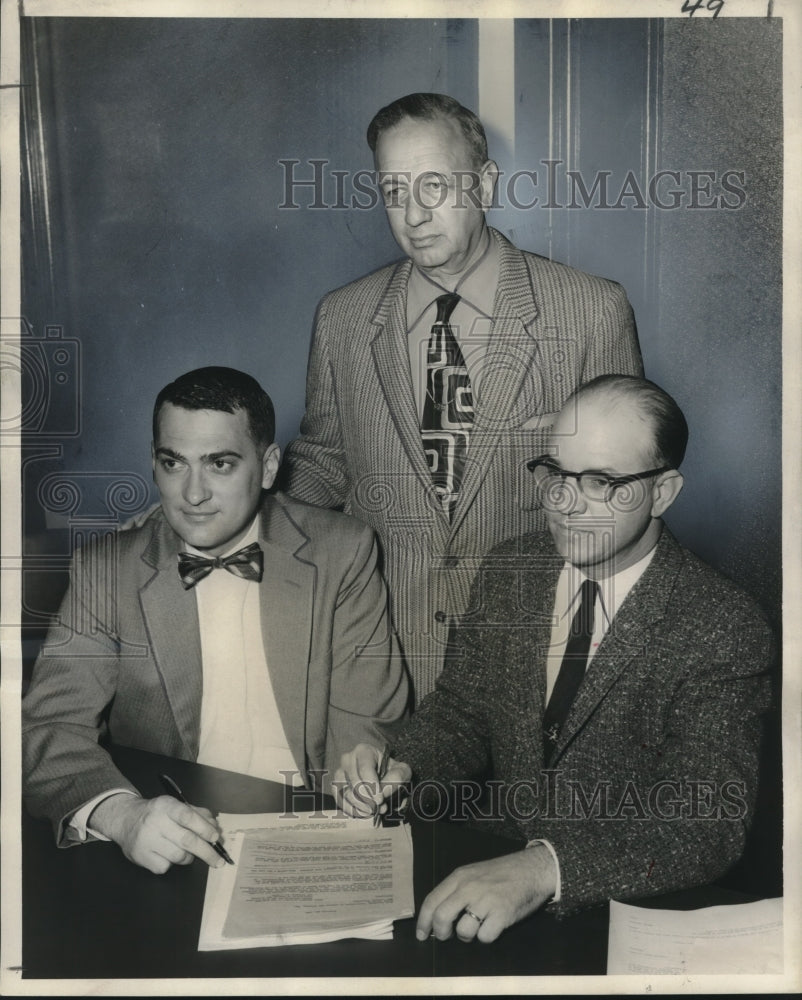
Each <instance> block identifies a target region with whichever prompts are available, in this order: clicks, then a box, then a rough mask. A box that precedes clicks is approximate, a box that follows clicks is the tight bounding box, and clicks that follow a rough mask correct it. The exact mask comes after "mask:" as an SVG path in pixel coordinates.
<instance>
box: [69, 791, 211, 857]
mask: <svg viewBox="0 0 802 1000" xmlns="http://www.w3.org/2000/svg"><path fill="white" fill-rule="evenodd" d="M87 825H88V826H91V827H92V829H94V830H97V831H98V833H102V834H103V835H104V836H105V837H108V838H109V840H113V841H114V842H115V843H116V844H119V846H120V848H121V849H122V852H123V854H124V855H125V856H126V857H127V858H128V860H129V861H133V862H134V863H135V864H138V865H142V867H143V868H148V869H149V870H150V871H152V872H155V873H156V874H157V875H163V874H164V872H166V871H167V869H168V868H169V867H170V865H188V864H190V863H191V862H192V861H194V859H195V858H200V859H201V861H205V862H206V864H207V865H209V866H210V867H212V868H219V867H220V866H221V865H224V864H225V861H223V859H222V858H221V857H220V855H219V854H217V853H216V851H215V850H214V849H213V848H212V846H211V845H212V844H213V843H214V842H215V841H217V840H218V838H219V837H220V827H219V826H218V825H217V821H216V820H215V818H214V816H213V815H212V813H210V812H209V810H208V809H204V808H203V807H202V806H190V805H187V804H186V803H184V802H179V801H178V799H174V798H173V797H172V796H170V795H160V796H159V797H158V798H155V799H143V798H140V797H139V796H138V795H129V794H127V793H123V794H119V795H111V796H109V798H107V799H104V800H103V801H102V802H100V803H98V805H97V807H96V808H95V809H93V810H92V812H91V814H90V816H89V821H88V824H87Z"/></svg>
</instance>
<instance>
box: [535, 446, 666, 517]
mask: <svg viewBox="0 0 802 1000" xmlns="http://www.w3.org/2000/svg"><path fill="white" fill-rule="evenodd" d="M526 467H527V469H529V471H530V472H531V473H532V475H533V476H534V478H535V482H536V483H537V485H538V488H539V489H540V491H541V495H542V498H543V506H544V507H546V508H547V509H551V510H562V509H564V508H566V507H568V506H570V505H571V503H572V501H573V500H575V498H576V496H575V491H574V487H573V485H571V484H569V483H568V482H567V481H566V480H568V479H575V480H576V482H577V485H578V486H579V489H580V492H581V493H582V494H583V495H584V496H585V497H587V499H588V500H600V501H601V502H602V503H615V505H616V507H620V508H621V509H622V510H623V509H630V510H631V509H632V508H633V507H635V506H637V504H638V503H640V500H641V499H642V491H638V490H636V489H633V488H632V484H633V483H638V482H640V481H641V480H643V479H649V478H650V477H651V476H657V475H659V474H660V473H661V472H668V471H669V470H670V469H671V466H670V465H662V466H660V468H659V469H647V471H646V472H633V473H630V474H629V475H626V476H608V475H607V473H606V472H596V471H595V470H593V469H586V470H585V471H584V472H568V471H566V470H565V469H561V468H560V467H559V465H557V464H556V463H555V462H554V460H553V459H552V458H551V457H550V456H549V455H541V456H540V457H539V458H533V459H532V460H531V461H529V462H527V463H526ZM639 492H640V493H641V496H639V495H638V494H639Z"/></svg>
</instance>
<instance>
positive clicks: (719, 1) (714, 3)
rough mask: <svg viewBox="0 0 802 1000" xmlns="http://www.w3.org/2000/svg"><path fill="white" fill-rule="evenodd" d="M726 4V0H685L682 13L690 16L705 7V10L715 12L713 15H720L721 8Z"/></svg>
mask: <svg viewBox="0 0 802 1000" xmlns="http://www.w3.org/2000/svg"><path fill="white" fill-rule="evenodd" d="M723 6H724V0H707V3H705V2H704V0H696V3H691V0H685V2H684V3H683V5H682V10H681V13H682V14H687V15H688V17H693V15H694V14H695V13H696V11H697V10H699V9H700V8H704V9H705V10H710V11H712V12H713V17H714V18H716V17H718V15H719V13H720V12H721V8H722V7H723Z"/></svg>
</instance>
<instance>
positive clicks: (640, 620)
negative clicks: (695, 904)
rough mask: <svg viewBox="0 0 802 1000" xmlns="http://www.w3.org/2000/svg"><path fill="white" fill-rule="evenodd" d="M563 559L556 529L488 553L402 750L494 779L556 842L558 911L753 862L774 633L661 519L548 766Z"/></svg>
mask: <svg viewBox="0 0 802 1000" xmlns="http://www.w3.org/2000/svg"><path fill="white" fill-rule="evenodd" d="M562 566H563V560H562V557H560V556H558V555H557V553H556V552H555V550H554V548H553V546H552V544H551V539H550V537H549V536H548V534H546V533H545V532H543V533H537V534H533V535H529V536H527V537H524V538H521V539H517V540H514V541H511V542H508V543H505V544H503V545H501V546H499V547H497V548H496V549H495V550H494V551H493V553H491V555H490V556H489V557H488V559H487V561H486V562H485V564H484V566H483V568H482V570H481V571H480V573H479V574H478V575H477V578H476V584H475V587H474V595H475V604H476V607H477V611H476V613H475V615H474V616H473V619H472V621H470V622H465V623H464V624H463V626H462V627H461V628H460V629H458V630H457V633H456V635H455V647H456V656H455V658H454V659H453V660H451V659H449V662H448V664H447V665H446V667H445V669H444V671H443V673H442V674H441V676H440V679H439V681H438V684H437V688H436V690H435V692H434V693H433V694H432V695H430V696H429V698H427V699H426V701H425V702H424V703H423V705H422V706H421V707H420V708H419V709H418V711H417V712H416V713H415V715H414V716H413V717H412V719H411V720H410V722H409V723H408V724H407V726H405V727H404V730H403V731H402V733H401V735H400V736H399V738H398V740H397V742H396V744H395V746H394V749H393V756H394V757H395V758H396V759H398V760H403V761H407V762H408V763H409V764H410V765H411V766H412V768H413V773H414V774H415V775H416V777H417V778H419V779H421V778H426V779H434V780H435V781H439V782H443V783H446V784H448V783H450V782H453V781H458V780H460V779H477V780H478V779H486V778H492V779H493V780H494V781H495V782H498V783H499V785H498V787H497V788H496V789H495V799H494V801H495V803H496V808H495V815H496V818H497V819H498V820H499V821H500V825H501V826H502V828H504V831H503V832H507V833H509V834H511V835H515V836H518V837H523V838H525V839H530V838H544V839H547V840H548V841H549V842H550V843H551V844H552V846H553V847H554V849H555V852H556V855H557V858H558V859H559V863H560V872H561V879H562V895H561V899H560V901H559V902H558V903H557V904H554V907H555V909H557V910H558V911H559V912H561V913H565V912H570V911H571V910H574V909H577V908H580V907H583V906H587V905H591V904H594V903H598V902H602V901H605V900H608V899H617V900H623V899H628V898H630V899H631V898H636V897H642V896H647V895H651V894H655V893H661V892H667V891H671V890H674V889H680V888H684V887H687V886H693V885H700V884H704V883H706V882H709V881H712V880H713V879H715V878H716V877H718V876H719V875H720V874H722V873H723V872H725V871H726V870H727V869H728V868H729V867H731V866H732V864H734V863H735V861H737V859H738V858H739V857H740V855H741V853H742V851H743V846H744V838H745V830H746V827H747V824H748V822H749V819H750V816H751V812H752V809H753V805H754V799H755V791H756V789H755V785H756V781H757V768H758V755H759V743H760V729H761V725H760V717H761V714H762V713H763V711H764V710H765V708H766V707H767V706H768V701H769V695H770V685H769V680H768V677H769V674H768V670H769V667H770V663H771V657H772V637H771V633H770V630H769V628H768V626H767V625H766V623H765V621H764V620H763V618H762V615H761V614H760V612H759V611H758V610H757V608H756V606H755V605H754V604H753V603H752V601H751V600H750V599H749V598H748V597H747V596H746V595H745V594H744V593H743V592H742V591H741V590H739V589H738V588H737V587H736V586H735V585H734V584H733V583H731V582H730V581H728V580H726V579H725V578H724V577H722V576H721V575H720V574H718V573H717V572H715V571H714V570H713V569H711V568H710V567H709V566H707V565H706V564H705V563H703V562H702V561H701V560H699V559H697V558H696V557H695V556H694V555H693V554H692V553H690V552H689V551H688V550H686V549H684V548H682V547H681V546H680V545H679V544H678V543H677V542H676V541H675V539H674V538H673V536H672V535H671V534H670V532H669V531H668V529H667V528H665V527H664V528H663V531H662V535H661V538H660V540H659V542H658V545H657V548H656V551H655V554H654V557H653V559H652V562H651V563H650V565H649V567H648V568H647V570H646V571H645V573H644V574H643V576H642V577H641V578H640V580H639V581H638V582H637V584H636V585H635V587H634V588H633V589H632V590H631V592H630V593H629V594H628V596H627V597H626V599H625V600H624V602H623V604H622V605H621V607H620V608H619V611H618V614H617V615H616V617H615V619H614V620H613V622H612V626H611V629H610V631H609V632H608V633H607V634H606V636H605V637H604V639H603V640H602V642H601V643H600V645H599V648H598V650H597V651H596V653H595V655H594V657H593V659H592V660H591V661H590V664H589V666H588V669H587V672H586V675H585V678H584V680H583V682H582V685H581V686H580V688H579V691H578V693H577V695H576V698H575V700H574V701H573V703H572V705H571V709H570V712H569V715H568V717H567V719H566V721H565V724H564V726H563V728H562V731H561V733H560V737H559V740H558V742H557V744H556V747H555V750H554V752H553V754H552V756H551V758H550V760H548V761H544V758H543V746H542V725H541V724H542V717H543V711H544V698H545V689H546V657H545V650H546V647H547V646H548V643H549V637H550V629H551V619H552V615H553V607H554V595H555V589H556V585H557V578H558V576H559V572H560V569H561V568H562ZM546 767H548V770H545V771H544V768H546ZM419 787H420V788H421V789H423V788H424V785H423V784H422V785H420V786H419ZM433 787H434V786H432V788H433ZM431 808H432V807H431V806H430V805H424V810H425V811H426V814H427V815H432V812H431ZM482 808H483V809H484V808H485V807H482ZM479 812H482V810H479ZM492 812H493V811H491V810H490V809H489V808H487V809H485V812H484V813H483V815H487V817H488V820H487V824H489V825H490V826H493V825H494V823H493V820H492V819H491V818H490V817H491V813H492ZM479 821H480V822H481V821H482V820H481V818H480V820H479Z"/></svg>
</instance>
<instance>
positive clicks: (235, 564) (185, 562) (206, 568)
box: [178, 542, 264, 590]
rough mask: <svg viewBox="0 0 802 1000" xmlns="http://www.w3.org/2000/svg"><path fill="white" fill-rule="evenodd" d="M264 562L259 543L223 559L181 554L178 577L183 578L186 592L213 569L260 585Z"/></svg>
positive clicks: (186, 553)
mask: <svg viewBox="0 0 802 1000" xmlns="http://www.w3.org/2000/svg"><path fill="white" fill-rule="evenodd" d="M263 561H264V557H263V555H262V549H261V548H260V546H259V543H258V542H253V543H252V544H250V545H246V546H245V548H243V549H238V550H237V551H236V552H232V553H231V555H230V556H225V557H223V558H221V557H220V556H215V557H214V558H212V559H207V558H206V556H196V555H195V554H194V553H192V552H179V553H178V575H179V576H180V577H181V583H182V585H183V587H184V590H190V589H191V588H192V587H194V586H195V584H196V583H198V582H199V581H200V580H203V579H204V578H205V577H207V576H208V575H209V574H210V573H211V572H212V570H213V569H225V570H228V572H229V573H233V574H234V576H238V577H240V579H242V580H255V581H256V582H257V583H259V582H260V581H261V579H262V566H263Z"/></svg>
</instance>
